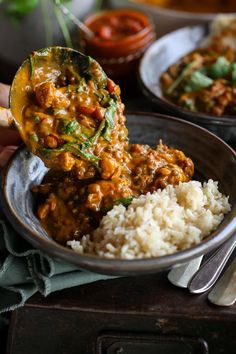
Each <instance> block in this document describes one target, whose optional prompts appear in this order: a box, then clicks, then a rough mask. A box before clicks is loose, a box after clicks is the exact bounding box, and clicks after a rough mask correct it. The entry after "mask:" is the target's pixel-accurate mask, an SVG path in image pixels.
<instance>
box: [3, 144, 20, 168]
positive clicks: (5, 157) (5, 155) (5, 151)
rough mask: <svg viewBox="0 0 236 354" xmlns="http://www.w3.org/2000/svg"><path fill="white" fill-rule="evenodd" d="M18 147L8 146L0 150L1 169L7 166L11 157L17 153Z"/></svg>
mask: <svg viewBox="0 0 236 354" xmlns="http://www.w3.org/2000/svg"><path fill="white" fill-rule="evenodd" d="M16 149H17V146H7V147H4V148H0V167H3V166H5V165H6V163H7V161H8V160H9V158H10V157H11V155H12V154H13V153H14V152H15V151H16Z"/></svg>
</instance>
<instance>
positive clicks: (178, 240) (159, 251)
mask: <svg viewBox="0 0 236 354" xmlns="http://www.w3.org/2000/svg"><path fill="white" fill-rule="evenodd" d="M230 208H231V207H230V204H229V202H228V197H226V196H224V195H222V194H221V193H220V192H219V190H218V182H214V181H212V180H209V181H208V182H204V183H203V184H201V183H200V182H198V181H191V182H186V183H180V184H179V185H178V186H175V187H174V186H172V185H169V186H167V187H166V188H165V189H163V190H157V191H156V192H154V193H152V194H151V193H148V194H146V195H141V196H140V197H138V198H135V199H133V201H132V203H131V204H130V205H129V207H128V208H127V209H126V208H125V207H124V206H123V205H117V206H114V208H113V209H112V210H111V211H109V212H108V213H107V215H106V216H104V217H103V219H102V220H101V223H100V226H99V227H98V228H97V229H96V230H95V231H94V233H93V234H92V235H85V236H83V237H82V239H81V240H80V241H75V240H73V241H69V242H68V243H67V244H68V245H69V246H71V248H72V249H73V250H74V251H75V252H77V253H89V254H95V255H98V256H101V257H107V258H122V259H134V258H148V257H157V256H163V255H167V254H171V253H174V252H177V251H180V250H184V249H186V248H189V247H191V246H193V245H196V244H198V243H199V242H201V240H202V239H203V238H204V237H206V236H207V235H209V234H210V233H211V232H212V231H213V230H215V229H216V228H217V227H218V226H219V224H220V223H221V222H222V220H223V218H224V214H226V213H228V212H229V211H230Z"/></svg>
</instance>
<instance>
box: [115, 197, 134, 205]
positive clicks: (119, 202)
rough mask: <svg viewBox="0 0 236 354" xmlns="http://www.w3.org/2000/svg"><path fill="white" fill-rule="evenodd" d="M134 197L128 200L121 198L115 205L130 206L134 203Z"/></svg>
mask: <svg viewBox="0 0 236 354" xmlns="http://www.w3.org/2000/svg"><path fill="white" fill-rule="evenodd" d="M132 200H133V197H128V198H120V199H116V200H115V204H123V205H124V206H128V205H130V203H131V202H132Z"/></svg>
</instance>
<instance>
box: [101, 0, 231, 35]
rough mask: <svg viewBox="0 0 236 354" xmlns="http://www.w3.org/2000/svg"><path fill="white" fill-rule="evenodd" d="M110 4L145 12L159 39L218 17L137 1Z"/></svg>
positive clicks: (113, 0) (111, 2) (120, 1)
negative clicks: (177, 30)
mask: <svg viewBox="0 0 236 354" xmlns="http://www.w3.org/2000/svg"><path fill="white" fill-rule="evenodd" d="M176 1H177V0H176ZM108 2H109V3H110V5H111V6H112V7H134V8H139V9H140V10H143V11H145V12H146V13H147V14H148V15H149V16H150V17H151V18H152V20H153V22H154V25H155V28H156V33H157V36H158V37H160V36H163V35H165V34H166V33H168V32H171V31H174V30H175V29H178V28H180V27H184V26H190V25H191V26H193V25H199V24H207V23H209V22H210V21H212V20H213V19H214V17H215V16H216V15H217V14H216V13H197V12H188V11H178V10H172V9H168V8H164V7H160V6H157V5H151V4H148V3H144V2H138V1H135V0H108ZM231 14H235V12H234V13H231Z"/></svg>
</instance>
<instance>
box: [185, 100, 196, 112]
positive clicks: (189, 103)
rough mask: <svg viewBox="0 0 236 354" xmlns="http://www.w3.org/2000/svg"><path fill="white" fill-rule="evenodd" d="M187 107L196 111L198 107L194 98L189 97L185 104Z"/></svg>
mask: <svg viewBox="0 0 236 354" xmlns="http://www.w3.org/2000/svg"><path fill="white" fill-rule="evenodd" d="M183 106H184V107H185V108H187V109H190V111H196V107H195V104H194V100H193V99H192V98H188V99H187V100H186V101H185V102H184V105H183Z"/></svg>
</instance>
